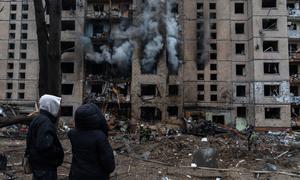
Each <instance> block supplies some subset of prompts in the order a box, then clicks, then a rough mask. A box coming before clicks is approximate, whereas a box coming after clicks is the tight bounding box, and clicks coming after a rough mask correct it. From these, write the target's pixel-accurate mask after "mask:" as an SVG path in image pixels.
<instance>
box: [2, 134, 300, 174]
mask: <svg viewBox="0 0 300 180" xmlns="http://www.w3.org/2000/svg"><path fill="white" fill-rule="evenodd" d="M259 140H260V141H259V143H258V146H257V147H256V150H254V151H253V152H249V151H248V149H247V141H245V140H242V139H240V138H237V137H236V136H232V135H222V136H219V137H217V136H215V137H208V138H207V142H205V141H202V138H201V137H198V136H193V135H173V136H161V137H157V138H155V140H151V141H146V142H140V141H139V138H136V137H135V136H134V135H128V134H122V133H114V135H113V136H110V142H111V144H112V147H113V149H114V153H115V160H116V170H115V171H114V173H112V174H111V179H112V180H119V179H132V180H140V179H143V180H144V179H145V180H148V179H149V180H152V179H154V180H156V179H158V180H170V179H172V180H177V179H178V180H181V179H208V180H210V179H213V180H217V179H222V180H232V179H243V180H244V179H245V180H247V179H249V180H251V179H271V180H282V179H285V180H289V179H300V173H299V172H300V148H299V147H297V146H292V145H284V144H280V143H279V142H278V141H279V140H278V138H277V137H275V136H272V135H260V136H259ZM61 142H62V144H63V147H64V151H65V159H64V163H63V165H62V166H61V167H59V169H58V174H59V179H68V173H69V169H70V163H71V156H72V153H71V146H70V143H69V140H68V139H67V138H66V136H65V134H62V135H61ZM207 147H210V148H215V149H216V150H217V157H216V159H217V165H218V167H217V168H200V167H191V163H192V159H193V153H194V152H195V151H196V150H197V149H201V148H207ZM24 149H25V138H24V136H18V137H7V136H1V137H0V153H2V154H5V155H6V156H7V159H8V165H7V168H6V170H5V171H0V179H3V180H6V179H24V180H27V179H31V176H30V175H25V174H23V170H22V166H21V164H22V163H21V162H22V157H23V154H24ZM283 153H284V154H283ZM282 154H283V155H282ZM266 163H270V164H273V165H275V166H276V171H273V172H272V171H269V170H268V169H265V165H266Z"/></svg>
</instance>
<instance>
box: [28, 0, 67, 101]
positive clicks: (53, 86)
mask: <svg viewBox="0 0 300 180" xmlns="http://www.w3.org/2000/svg"><path fill="white" fill-rule="evenodd" d="M33 2H34V8H35V19H36V30H37V39H38V54H39V64H40V70H39V95H43V94H45V93H48V94H52V95H57V96H59V95H60V94H61V69H60V59H61V53H60V51H61V50H60V37H61V0H51V1H49V0H45V1H43V0H34V1H33ZM45 12H48V13H49V20H50V23H49V27H47V24H46V20H45Z"/></svg>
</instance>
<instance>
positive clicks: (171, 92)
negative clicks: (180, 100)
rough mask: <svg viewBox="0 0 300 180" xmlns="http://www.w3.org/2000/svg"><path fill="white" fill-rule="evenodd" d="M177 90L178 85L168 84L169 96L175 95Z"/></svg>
mask: <svg viewBox="0 0 300 180" xmlns="http://www.w3.org/2000/svg"><path fill="white" fill-rule="evenodd" d="M178 91H179V86H178V85H169V96H177V95H178Z"/></svg>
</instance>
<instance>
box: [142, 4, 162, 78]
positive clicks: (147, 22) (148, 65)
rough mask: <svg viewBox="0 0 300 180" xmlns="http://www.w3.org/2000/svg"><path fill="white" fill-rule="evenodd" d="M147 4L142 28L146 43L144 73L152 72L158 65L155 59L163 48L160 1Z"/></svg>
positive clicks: (143, 62)
mask: <svg viewBox="0 0 300 180" xmlns="http://www.w3.org/2000/svg"><path fill="white" fill-rule="evenodd" d="M146 4H147V5H146V7H145V9H144V11H143V15H142V19H141V21H142V24H141V27H140V31H141V32H142V33H143V34H142V38H143V41H144V42H146V45H145V47H144V56H143V59H142V60H141V67H142V71H143V72H151V71H152V70H153V68H154V66H155V65H156V63H157V61H156V59H155V58H156V57H157V55H158V54H159V53H160V51H161V49H162V48H163V37H162V35H161V34H160V33H159V20H160V19H159V18H160V16H161V8H160V6H161V2H160V0H147V1H146Z"/></svg>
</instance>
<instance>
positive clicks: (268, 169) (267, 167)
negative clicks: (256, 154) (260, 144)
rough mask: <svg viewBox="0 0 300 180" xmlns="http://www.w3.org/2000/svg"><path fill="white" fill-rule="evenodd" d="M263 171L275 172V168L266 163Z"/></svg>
mask: <svg viewBox="0 0 300 180" xmlns="http://www.w3.org/2000/svg"><path fill="white" fill-rule="evenodd" d="M264 170H266V171H277V167H276V166H275V165H274V164H271V163H266V164H265V167H264Z"/></svg>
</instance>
